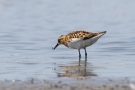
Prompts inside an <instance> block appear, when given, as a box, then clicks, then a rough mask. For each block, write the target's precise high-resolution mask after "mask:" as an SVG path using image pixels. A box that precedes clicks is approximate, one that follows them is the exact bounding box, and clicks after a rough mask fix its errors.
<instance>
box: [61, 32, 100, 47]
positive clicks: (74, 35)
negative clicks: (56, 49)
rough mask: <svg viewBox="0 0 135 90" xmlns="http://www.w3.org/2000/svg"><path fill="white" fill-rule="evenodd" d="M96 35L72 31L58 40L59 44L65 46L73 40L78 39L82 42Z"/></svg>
mask: <svg viewBox="0 0 135 90" xmlns="http://www.w3.org/2000/svg"><path fill="white" fill-rule="evenodd" d="M96 35H98V33H92V32H86V31H73V32H71V33H69V34H67V35H64V36H65V37H64V38H62V39H60V43H62V44H64V45H66V46H67V44H68V43H69V42H71V41H72V39H73V38H80V39H83V40H87V39H89V38H92V37H94V36H96Z"/></svg>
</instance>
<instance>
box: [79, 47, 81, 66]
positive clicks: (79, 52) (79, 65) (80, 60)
mask: <svg viewBox="0 0 135 90" xmlns="http://www.w3.org/2000/svg"><path fill="white" fill-rule="evenodd" d="M78 52H79V66H80V62H81V53H80V49H78Z"/></svg>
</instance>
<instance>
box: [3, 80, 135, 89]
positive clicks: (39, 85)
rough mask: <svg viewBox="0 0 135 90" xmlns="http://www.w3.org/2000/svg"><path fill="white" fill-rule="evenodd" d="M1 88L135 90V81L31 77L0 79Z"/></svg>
mask: <svg viewBox="0 0 135 90" xmlns="http://www.w3.org/2000/svg"><path fill="white" fill-rule="evenodd" d="M0 90H135V82H133V81H130V80H128V79H127V78H124V79H121V80H118V79H116V80H111V79H91V80H88V79H87V80H83V79H82V80H81V79H78V80H76V81H73V82H72V80H71V81H64V80H59V81H47V80H37V79H29V80H25V81H21V80H5V81H0Z"/></svg>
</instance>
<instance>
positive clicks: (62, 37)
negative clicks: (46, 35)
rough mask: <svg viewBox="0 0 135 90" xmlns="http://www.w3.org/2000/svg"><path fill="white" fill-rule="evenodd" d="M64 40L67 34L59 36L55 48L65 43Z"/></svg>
mask: <svg viewBox="0 0 135 90" xmlns="http://www.w3.org/2000/svg"><path fill="white" fill-rule="evenodd" d="M64 40H65V35H61V36H60V37H59V38H58V43H57V44H56V45H55V47H53V49H54V50H55V49H56V48H57V47H58V46H59V45H60V44H64Z"/></svg>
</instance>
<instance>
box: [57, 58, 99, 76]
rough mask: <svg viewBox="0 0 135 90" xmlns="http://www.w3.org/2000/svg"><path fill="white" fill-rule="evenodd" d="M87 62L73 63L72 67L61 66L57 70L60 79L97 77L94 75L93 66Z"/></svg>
mask: <svg viewBox="0 0 135 90" xmlns="http://www.w3.org/2000/svg"><path fill="white" fill-rule="evenodd" d="M86 61H87V60H82V61H81V62H80V63H79V62H77V63H72V64H70V65H61V66H59V67H58V68H59V69H58V70H57V75H58V77H87V76H97V75H96V74H94V73H93V70H92V66H91V64H90V63H87V62H86Z"/></svg>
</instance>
